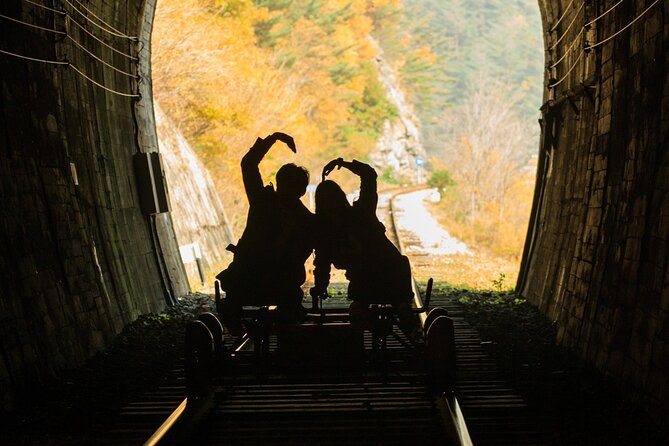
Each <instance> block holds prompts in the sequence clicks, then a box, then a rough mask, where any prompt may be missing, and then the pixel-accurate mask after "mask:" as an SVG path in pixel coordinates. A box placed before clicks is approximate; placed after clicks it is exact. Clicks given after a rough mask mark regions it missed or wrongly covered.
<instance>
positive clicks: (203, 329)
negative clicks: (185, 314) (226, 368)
mask: <svg viewBox="0 0 669 446" xmlns="http://www.w3.org/2000/svg"><path fill="white" fill-rule="evenodd" d="M185 350H186V351H185V365H184V369H185V374H186V395H187V396H188V397H189V398H192V397H199V396H204V395H205V394H206V393H207V390H208V389H209V387H210V384H211V372H212V366H213V363H214V337H213V336H212V335H211V332H210V331H209V329H208V328H207V326H206V325H205V323H204V322H202V321H199V320H192V321H190V322H189V323H188V324H187V325H186V337H185Z"/></svg>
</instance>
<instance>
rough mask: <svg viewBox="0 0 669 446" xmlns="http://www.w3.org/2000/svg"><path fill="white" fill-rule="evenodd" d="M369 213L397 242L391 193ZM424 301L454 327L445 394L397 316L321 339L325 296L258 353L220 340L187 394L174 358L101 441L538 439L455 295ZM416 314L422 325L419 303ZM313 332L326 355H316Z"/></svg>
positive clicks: (329, 314) (328, 315)
mask: <svg viewBox="0 0 669 446" xmlns="http://www.w3.org/2000/svg"><path fill="white" fill-rule="evenodd" d="M382 204H383V205H382ZM379 214H380V218H382V216H383V215H385V222H386V226H387V228H388V234H389V236H390V237H391V239H392V238H395V242H396V243H397V244H398V245H399V246H400V248H401V247H402V241H401V237H400V236H401V234H399V233H398V231H397V230H396V229H395V226H394V223H393V221H392V196H391V197H388V198H387V199H386V200H383V199H382V200H380V211H379ZM383 220H384V218H382V221H383ZM414 287H415V289H416V296H417V300H416V305H417V306H418V307H420V306H422V301H421V297H420V293H419V292H418V288H417V287H416V286H415V284H414ZM433 302H434V301H433ZM434 303H436V304H437V305H440V306H443V307H445V308H446V309H447V310H448V311H449V313H450V316H451V318H452V321H453V322H452V323H453V326H454V329H455V344H456V347H455V348H456V367H457V381H456V387H455V392H453V393H451V392H448V391H447V392H442V391H441V390H437V391H435V390H434V386H430V379H431V378H430V374H429V373H427V370H428V369H429V364H426V363H425V359H424V358H425V355H424V354H423V350H424V349H425V346H423V345H421V346H419V347H418V349H417V348H416V347H415V346H412V345H411V342H410V341H409V340H408V339H406V337H405V336H404V334H403V333H401V332H400V331H399V330H398V329H397V327H393V333H392V334H391V335H390V336H388V337H387V338H386V339H387V345H386V347H385V349H384V350H379V349H378V348H377V349H376V350H375V349H374V348H373V347H374V339H373V338H372V336H371V334H370V333H369V332H365V334H364V338H363V339H362V343H363V346H364V349H363V350H362V353H360V349H355V348H351V349H347V348H345V344H346V342H340V343H339V344H342V345H340V346H339V347H336V346H334V344H337V342H336V341H335V342H334V343H332V342H330V343H328V339H327V336H326V337H325V338H323V337H322V335H318V333H322V331H319V330H322V327H323V326H327V327H329V328H328V330H329V331H331V332H332V333H334V336H336V337H338V338H339V339H348V338H346V336H348V335H350V333H348V332H347V331H346V326H347V322H346V319H347V311H346V310H347V308H346V307H345V306H342V305H341V302H332V303H327V304H326V305H325V308H324V310H323V311H322V312H321V314H320V315H312V316H311V317H310V318H309V320H308V321H307V322H306V323H305V324H304V327H303V328H301V329H302V330H307V331H306V332H305V331H302V332H299V333H292V332H291V331H290V330H288V331H287V332H278V333H272V334H270V336H269V338H268V339H267V341H268V342H267V347H266V350H265V354H263V355H259V354H258V353H257V352H256V350H257V349H255V348H254V347H255V346H254V343H253V340H252V339H251V338H248V337H247V338H246V339H244V340H242V341H241V342H238V343H237V344H236V345H230V343H229V342H228V346H227V347H228V349H229V350H227V352H226V353H225V354H224V355H222V357H221V358H220V359H221V360H220V362H217V361H218V360H216V359H215V360H214V363H216V364H215V365H216V369H217V372H216V373H215V374H214V375H215V376H213V380H212V386H211V387H210V388H208V389H207V390H206V391H204V392H200V393H198V394H196V395H195V394H193V393H192V391H191V395H188V397H187V393H188V390H187V386H186V384H187V383H186V380H185V378H184V375H185V370H184V367H183V366H181V367H177V368H176V369H175V370H173V371H172V373H171V377H170V379H168V381H167V382H166V383H165V385H164V386H162V387H161V388H160V389H158V390H157V391H154V392H150V393H147V394H145V395H144V396H143V397H142V398H141V399H139V400H138V401H136V402H133V403H131V404H129V405H128V406H127V407H126V408H125V409H124V410H123V412H122V413H121V415H120V417H119V421H118V423H117V425H116V428H115V429H114V430H113V431H111V432H110V433H109V435H108V437H107V438H106V439H105V440H104V442H103V444H108V445H109V444H141V443H144V444H148V445H153V444H172V443H183V444H238V445H264V444H291V445H294V444H309V443H314V444H319V445H335V444H337V445H340V444H342V443H347V444H351V445H357V444H360V445H368V444H383V445H404V444H415V443H419V444H420V443H422V444H440V445H444V444H446V445H448V444H454V445H467V444H472V438H473V439H474V444H542V442H541V441H540V440H539V439H540V433H539V432H538V431H537V424H536V423H534V420H532V418H531V416H528V413H527V412H528V411H527V407H526V405H525V403H524V401H522V398H520V397H519V396H517V395H515V394H514V393H513V391H512V390H511V389H508V388H506V387H505V386H504V383H503V381H501V380H500V379H499V378H498V373H497V372H496V370H495V366H494V363H493V362H492V360H490V358H487V356H486V355H485V353H484V352H483V350H482V348H481V341H480V338H478V335H477V333H476V332H475V330H473V329H472V328H471V327H469V326H468V325H467V324H466V322H465V321H464V320H463V319H462V318H461V316H460V314H459V308H458V306H457V304H456V303H453V302H449V301H446V300H443V299H437V301H436V302H434ZM305 306H306V305H305ZM319 318H320V319H319ZM420 320H421V324H425V322H426V315H425V314H424V313H423V314H421V315H420ZM319 326H320V327H321V328H320V329H319V328H318V327H319ZM305 327H306V328H305ZM309 330H311V331H309ZM305 334H306V336H305ZM310 335H314V338H313V339H320V341H316V344H314V345H311V346H307V347H305V346H304V345H302V348H300V345H299V342H298V343H296V342H294V339H295V338H296V337H297V338H299V339H300V340H301V341H304V339H309V338H310ZM319 336H321V338H319ZM223 337H224V338H227V337H226V334H225V332H224V333H223ZM227 339H231V338H227ZM318 342H320V344H318ZM323 342H325V344H327V346H326V347H325V350H328V349H330V350H331V349H332V348H334V349H335V350H336V351H335V352H334V354H333V352H332V351H329V352H325V354H321V355H319V353H318V350H319V345H320V346H323V345H324V344H323ZM285 346H289V347H288V348H286V347H285ZM321 353H323V352H321ZM212 364H213V363H212ZM465 417H466V419H467V421H466V422H465ZM528 420H529V421H528ZM158 426H160V427H158ZM156 429H157V430H156ZM470 432H471V436H470ZM528 439H531V441H528Z"/></svg>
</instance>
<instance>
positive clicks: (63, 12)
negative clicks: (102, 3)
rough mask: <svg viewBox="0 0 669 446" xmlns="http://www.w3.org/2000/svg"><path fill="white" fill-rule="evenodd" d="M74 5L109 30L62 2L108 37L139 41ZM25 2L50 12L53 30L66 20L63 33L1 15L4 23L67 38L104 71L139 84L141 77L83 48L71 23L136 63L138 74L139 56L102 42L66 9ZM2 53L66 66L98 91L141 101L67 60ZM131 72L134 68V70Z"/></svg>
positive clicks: (2, 51)
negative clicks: (57, 22)
mask: <svg viewBox="0 0 669 446" xmlns="http://www.w3.org/2000/svg"><path fill="white" fill-rule="evenodd" d="M74 1H76V2H77V3H78V4H79V5H80V6H81V7H82V8H83V9H84V10H86V11H87V12H88V13H90V14H91V16H93V17H95V18H96V19H97V20H98V21H100V22H101V23H103V24H104V25H105V26H106V27H107V28H105V27H104V26H102V25H100V24H98V23H96V22H94V21H93V20H92V19H90V18H89V17H87V16H86V15H85V14H84V13H83V12H81V11H80V10H79V9H77V8H76V6H74V5H73V4H72V3H71V2H70V1H68V0H63V2H64V3H63V6H64V4H67V5H69V6H70V8H72V10H73V11H75V12H77V13H79V14H80V15H82V16H83V17H84V18H86V20H87V21H88V23H92V24H93V25H95V26H96V27H97V28H99V29H101V30H103V31H105V32H106V33H108V34H109V35H111V36H112V37H117V38H123V39H130V40H132V41H133V42H137V41H138V40H137V38H136V37H132V36H128V35H126V34H124V33H122V32H121V31H119V30H118V29H116V28H114V27H113V26H112V25H110V24H108V23H107V22H105V21H104V20H102V19H100V18H99V17H98V16H97V15H95V14H94V13H93V12H92V11H90V10H89V9H88V8H86V7H85V6H84V5H82V4H81V3H80V2H79V1H78V0H74ZM24 2H25V3H28V4H31V5H33V6H35V7H38V8H42V9H44V10H48V11H51V12H53V13H54V28H55V27H56V24H55V20H56V17H62V18H63V20H64V23H63V25H64V30H59V29H54V28H47V27H45V26H40V25H37V24H34V23H29V22H26V21H23V20H19V19H17V18H14V17H9V16H6V15H2V14H0V18H1V19H4V20H8V21H11V22H13V23H18V24H20V25H23V26H25V27H28V28H30V29H34V30H35V29H36V30H39V31H44V32H48V33H52V34H56V35H58V36H64V37H63V38H62V39H63V40H67V41H69V42H71V43H72V45H73V46H74V47H75V48H77V49H78V50H79V51H82V52H83V53H84V54H86V56H87V57H88V58H90V59H92V60H93V61H94V62H95V63H100V64H102V66H103V68H108V69H111V70H113V71H114V72H116V73H119V74H122V75H124V76H127V77H130V78H132V79H135V80H138V81H139V80H140V76H139V75H138V74H135V73H131V72H130V71H128V70H125V69H121V68H119V67H117V66H115V65H113V64H112V63H110V62H109V61H107V60H104V59H103V58H102V57H101V56H100V55H99V54H95V52H94V51H92V50H91V49H89V48H87V47H86V46H85V45H83V44H82V43H81V42H80V41H79V40H77V39H76V38H75V37H74V35H73V34H72V33H71V29H70V25H71V24H72V23H74V24H75V25H76V26H77V27H78V29H79V30H81V31H83V32H84V33H86V34H87V35H88V36H90V37H91V38H93V39H94V40H95V41H97V42H98V43H100V44H101V45H103V46H104V47H106V48H108V49H109V50H111V51H113V52H114V53H116V54H119V55H121V56H124V57H125V58H127V59H129V60H130V61H131V63H132V62H136V64H135V65H136V71H138V69H139V66H138V63H139V57H137V55H132V54H127V53H125V52H123V51H121V50H119V49H117V48H115V47H113V46H112V45H110V44H108V43H106V42H104V41H103V40H102V39H100V38H99V37H97V36H96V35H95V34H93V33H92V32H91V31H90V30H88V29H87V27H86V26H85V25H84V24H82V23H80V22H79V21H78V20H77V19H76V18H75V17H74V16H73V15H71V14H70V13H69V12H68V11H66V10H64V9H63V10H58V9H55V8H51V7H48V6H46V5H43V4H41V3H37V2H34V1H32V0H24ZM56 14H57V15H56ZM0 53H2V54H4V55H7V56H12V57H15V58H19V59H23V60H28V61H32V62H40V63H45V64H49V65H61V66H65V67H66V68H71V69H72V70H73V71H74V72H75V73H76V74H77V75H78V76H80V77H81V78H83V79H84V80H86V81H87V82H90V83H91V84H93V85H95V86H96V87H99V88H101V89H103V90H104V91H106V92H109V93H112V94H115V95H117V96H122V97H132V98H140V97H141V95H140V94H139V93H127V92H122V91H119V90H116V89H113V88H110V87H108V86H106V85H104V84H103V83H101V82H98V81H96V80H95V79H93V77H91V76H90V75H89V74H87V73H85V72H84V70H82V69H80V68H78V67H77V66H76V65H75V64H74V63H72V62H70V61H69V60H67V58H63V59H62V60H49V59H45V58H40V57H36V56H35V57H34V56H32V55H25V54H19V53H18V52H15V51H9V50H8V49H0ZM130 68H132V66H131V67H130Z"/></svg>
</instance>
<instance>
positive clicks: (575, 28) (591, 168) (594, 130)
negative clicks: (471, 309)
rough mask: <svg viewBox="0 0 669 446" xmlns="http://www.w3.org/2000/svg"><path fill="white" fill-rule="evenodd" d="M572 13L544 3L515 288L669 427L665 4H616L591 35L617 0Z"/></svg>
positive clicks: (562, 337)
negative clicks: (527, 200)
mask: <svg viewBox="0 0 669 446" xmlns="http://www.w3.org/2000/svg"><path fill="white" fill-rule="evenodd" d="M569 3H570V2H569V1H568V0H561V1H554V2H553V1H552V2H548V1H543V2H540V7H541V10H542V14H543V17H544V31H545V42H546V46H547V48H548V49H547V52H546V60H547V66H548V68H547V76H546V90H545V97H544V99H545V101H546V102H545V105H544V107H543V109H542V112H543V113H542V121H543V122H542V139H541V147H540V163H539V175H538V181H537V190H536V195H535V203H534V209H533V214H532V220H531V224H530V231H529V234H528V240H527V244H526V251H525V256H524V260H523V266H522V269H521V274H520V279H519V283H518V289H519V290H520V291H521V293H522V294H523V296H525V297H526V298H528V299H529V300H530V301H531V302H534V303H535V304H537V305H538V306H539V307H540V308H541V309H542V311H543V312H545V313H546V314H547V315H548V316H549V317H551V318H553V319H554V320H555V321H557V324H558V338H559V341H560V342H561V343H563V344H564V345H566V346H568V347H570V348H572V349H574V350H576V351H577V352H578V353H579V354H580V355H582V356H583V357H584V358H586V359H587V360H588V361H589V362H590V363H592V364H594V365H595V366H597V367H598V368H600V369H602V370H604V371H605V372H607V373H609V374H611V375H612V376H614V377H615V378H616V379H617V380H618V381H619V382H620V384H621V386H622V387H623V388H624V389H625V390H626V391H627V392H628V394H629V395H630V396H632V397H633V398H634V399H636V400H637V401H639V402H640V403H641V404H642V405H643V406H644V407H646V408H647V409H648V410H649V412H650V413H651V414H652V415H653V416H654V417H655V418H656V419H657V420H658V421H659V422H660V423H662V424H665V425H669V385H668V380H669V320H667V315H668V314H669V261H668V256H667V247H668V246H667V245H668V243H669V141H668V140H667V131H668V129H669V78H668V77H667V67H668V66H669V46H668V44H669V21H667V20H666V18H665V13H666V10H667V9H668V8H669V1H666V0H661V1H659V2H656V3H655V4H654V2H653V1H651V0H643V1H634V2H622V3H621V4H620V5H619V6H618V7H616V8H614V9H613V10H611V12H609V13H608V14H606V15H605V16H603V17H601V18H599V19H598V20H596V21H595V22H594V23H591V27H590V28H589V29H588V28H584V24H586V23H589V22H592V21H593V20H594V19H596V18H597V17H599V16H600V15H601V14H603V13H604V12H606V11H607V10H608V9H609V8H611V7H612V6H614V4H616V3H618V2H617V1H614V0H607V1H602V0H599V1H592V2H582V1H575V2H573V6H571V7H570V8H568V9H565V8H567V6H568V4H569ZM581 5H584V6H583V7H581ZM563 15H564V18H563V19H562V21H560V18H561V17H563ZM637 18H638V19H637ZM635 19H637V21H636V23H634V24H632V25H631V26H629V28H627V29H626V30H625V31H622V32H621V33H620V34H619V35H617V36H616V37H613V38H611V39H610V40H608V41H606V42H605V43H602V44H600V45H597V43H598V42H604V41H605V40H606V39H607V38H609V37H611V36H614V34H615V33H617V32H618V31H621V30H623V29H624V28H625V26H627V25H628V24H630V23H631V22H632V21H634V20H635ZM572 21H573V25H571V27H570V26H569V25H570V23H572ZM579 34H580V35H579ZM563 36H564V37H563ZM560 39H562V40H561V41H559V40H560ZM558 41H559V42H558ZM572 42H575V44H574V45H573V46H571V44H572ZM584 46H585V47H587V46H592V47H593V48H592V49H591V50H590V51H584V49H583V48H584ZM570 47H571V50H569V48H570ZM565 53H566V56H565V57H564V58H563V55H565ZM560 59H562V60H560ZM553 65H555V66H554V67H552V68H551V66H553Z"/></svg>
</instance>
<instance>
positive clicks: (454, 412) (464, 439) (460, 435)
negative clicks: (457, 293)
mask: <svg viewBox="0 0 669 446" xmlns="http://www.w3.org/2000/svg"><path fill="white" fill-rule="evenodd" d="M421 189H426V188H415V189H413V190H410V191H402V192H398V193H395V194H393V195H392V197H391V198H390V200H389V206H390V221H391V223H392V231H393V233H394V234H395V238H396V239H397V243H398V244H399V246H398V248H399V250H400V252H401V253H402V254H404V255H406V252H407V251H406V245H405V244H404V242H403V241H402V237H400V233H399V230H398V228H397V224H396V222H395V209H394V202H395V198H397V197H398V196H400V195H404V194H408V193H411V192H415V191H417V190H421ZM411 287H412V288H413V291H414V293H413V298H414V304H415V305H416V308H422V307H423V306H424V304H423V300H422V299H421V294H420V289H419V288H418V284H417V283H416V280H415V279H414V276H413V274H411ZM418 318H419V319H420V325H421V327H422V328H424V326H425V320H426V319H427V312H421V313H418ZM435 400H436V403H437V407H438V408H439V411H440V412H441V415H442V419H443V420H444V423H445V424H446V429H447V431H448V432H449V433H450V434H451V436H452V437H454V438H452V440H454V441H456V442H457V444H458V445H460V446H473V444H474V443H473V442H472V439H471V437H470V435H469V430H468V429H467V422H466V421H465V417H464V415H463V414H462V410H460V404H459V403H458V399H457V398H456V396H455V395H446V394H442V395H438V396H436V397H435Z"/></svg>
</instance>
